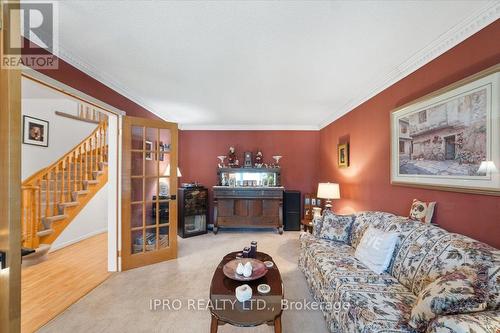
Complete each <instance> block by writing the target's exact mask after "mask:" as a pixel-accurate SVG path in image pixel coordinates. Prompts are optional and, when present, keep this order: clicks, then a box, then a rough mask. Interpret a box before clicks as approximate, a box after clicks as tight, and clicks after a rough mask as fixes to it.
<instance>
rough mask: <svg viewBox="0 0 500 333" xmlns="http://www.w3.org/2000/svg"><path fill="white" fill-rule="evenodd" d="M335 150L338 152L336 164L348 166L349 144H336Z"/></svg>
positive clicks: (343, 166)
mask: <svg viewBox="0 0 500 333" xmlns="http://www.w3.org/2000/svg"><path fill="white" fill-rule="evenodd" d="M337 152H338V161H337V165H338V166H339V167H340V168H346V167H348V166H349V144H347V143H344V144H341V145H338V148H337Z"/></svg>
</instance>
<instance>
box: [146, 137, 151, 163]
mask: <svg viewBox="0 0 500 333" xmlns="http://www.w3.org/2000/svg"><path fill="white" fill-rule="evenodd" d="M151 150H153V143H152V142H151V141H146V157H145V158H146V160H148V161H152V160H153V153H152V152H151Z"/></svg>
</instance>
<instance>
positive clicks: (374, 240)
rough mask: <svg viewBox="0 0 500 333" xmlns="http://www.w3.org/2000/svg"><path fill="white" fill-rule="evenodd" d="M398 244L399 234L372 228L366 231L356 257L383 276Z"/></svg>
mask: <svg viewBox="0 0 500 333" xmlns="http://www.w3.org/2000/svg"><path fill="white" fill-rule="evenodd" d="M397 242H398V234H397V233H395V232H384V231H382V230H378V229H376V228H374V227H372V226H370V227H368V229H366V231H365V233H364V234H363V237H361V241H360V242H359V244H358V247H357V248H356V252H355V253H354V257H356V259H358V260H359V261H361V262H362V263H363V264H365V265H366V266H367V267H368V268H370V269H371V270H372V271H374V272H375V273H377V274H382V272H384V271H385V270H386V269H387V268H388V267H389V264H390V263H391V259H392V254H393V253H394V249H395V247H396V244H397Z"/></svg>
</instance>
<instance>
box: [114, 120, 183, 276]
mask: <svg viewBox="0 0 500 333" xmlns="http://www.w3.org/2000/svg"><path fill="white" fill-rule="evenodd" d="M122 128H123V136H122V137H123V143H122V156H123V166H122V242H121V244H122V245H121V258H122V270H127V269H132V268H136V267H141V266H145V265H149V264H153V263H157V262H161V261H165V260H169V259H173V258H176V257H177V135H178V133H177V124H175V123H169V122H165V121H161V120H151V119H145V118H136V117H124V118H123V127H122Z"/></svg>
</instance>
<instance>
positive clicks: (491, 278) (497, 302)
mask: <svg viewBox="0 0 500 333" xmlns="http://www.w3.org/2000/svg"><path fill="white" fill-rule="evenodd" d="M488 309H489V310H500V265H498V266H492V267H490V268H489V269H488Z"/></svg>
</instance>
